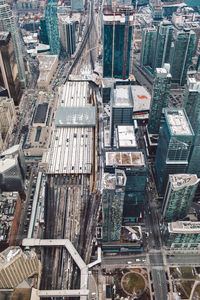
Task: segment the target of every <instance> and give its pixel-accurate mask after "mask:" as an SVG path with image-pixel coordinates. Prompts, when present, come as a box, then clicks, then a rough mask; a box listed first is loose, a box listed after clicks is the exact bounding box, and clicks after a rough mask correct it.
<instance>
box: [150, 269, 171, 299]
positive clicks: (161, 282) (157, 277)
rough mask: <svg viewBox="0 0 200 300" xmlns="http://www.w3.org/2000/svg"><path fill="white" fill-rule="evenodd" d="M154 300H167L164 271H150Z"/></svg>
mask: <svg viewBox="0 0 200 300" xmlns="http://www.w3.org/2000/svg"><path fill="white" fill-rule="evenodd" d="M152 279H153V287H154V295H155V300H167V294H168V290H167V281H166V275H165V271H164V270H157V269H152Z"/></svg>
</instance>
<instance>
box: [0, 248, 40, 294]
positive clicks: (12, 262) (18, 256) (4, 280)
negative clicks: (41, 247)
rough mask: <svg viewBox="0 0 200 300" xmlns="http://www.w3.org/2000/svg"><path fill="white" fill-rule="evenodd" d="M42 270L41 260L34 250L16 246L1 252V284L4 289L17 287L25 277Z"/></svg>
mask: <svg viewBox="0 0 200 300" xmlns="http://www.w3.org/2000/svg"><path fill="white" fill-rule="evenodd" d="M40 272H41V265H40V261H39V260H38V258H37V254H36V253H35V252H34V251H32V250H31V251H24V252H23V251H22V250H21V248H20V247H17V246H16V247H9V248H7V249H6V250H4V251H3V252H1V253H0V274H1V277H0V286H1V288H3V289H11V288H14V287H17V286H18V285H19V284H20V283H21V282H23V281H24V280H25V279H28V278H29V277H33V276H34V275H38V274H40Z"/></svg>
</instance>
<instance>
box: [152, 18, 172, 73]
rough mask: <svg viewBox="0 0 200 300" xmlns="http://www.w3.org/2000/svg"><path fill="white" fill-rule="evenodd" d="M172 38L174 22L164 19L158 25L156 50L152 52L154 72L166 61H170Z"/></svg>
mask: <svg viewBox="0 0 200 300" xmlns="http://www.w3.org/2000/svg"><path fill="white" fill-rule="evenodd" d="M172 38H173V26H172V24H171V23H170V22H168V21H163V22H162V23H160V24H159V25H158V28H157V36H156V46H155V52H153V53H152V54H153V57H154V60H153V69H152V71H153V72H154V71H155V69H156V68H162V67H163V65H164V63H169V58H170V49H171V43H172ZM152 50H153V49H152ZM152 50H151V51H152Z"/></svg>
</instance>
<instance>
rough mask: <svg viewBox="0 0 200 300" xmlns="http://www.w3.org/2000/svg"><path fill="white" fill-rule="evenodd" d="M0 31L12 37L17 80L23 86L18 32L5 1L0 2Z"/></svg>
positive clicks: (22, 62)
mask: <svg viewBox="0 0 200 300" xmlns="http://www.w3.org/2000/svg"><path fill="white" fill-rule="evenodd" d="M0 31H9V32H11V35H12V40H13V46H14V51H15V58H16V61H17V67H18V71H19V78H20V81H21V83H22V85H23V86H25V85H26V76H25V68H24V61H23V54H22V47H21V43H20V37H19V32H18V29H17V26H16V24H15V20H14V17H13V14H12V11H11V9H10V6H9V5H8V4H7V3H6V1H5V0H1V1H0Z"/></svg>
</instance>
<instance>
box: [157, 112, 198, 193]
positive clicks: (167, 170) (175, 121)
mask: <svg viewBox="0 0 200 300" xmlns="http://www.w3.org/2000/svg"><path fill="white" fill-rule="evenodd" d="M193 138H194V132H193V130H192V127H191V125H190V121H189V120H188V118H187V115H186V113H185V110H184V109H183V108H177V109H176V108H164V121H163V122H161V127H160V132H159V140H158V148H157V152H156V159H155V171H156V177H157V182H158V192H159V194H160V195H164V193H165V188H166V184H167V181H168V175H169V174H178V173H186V169H187V166H188V162H189V156H190V151H191V147H192V144H193Z"/></svg>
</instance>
